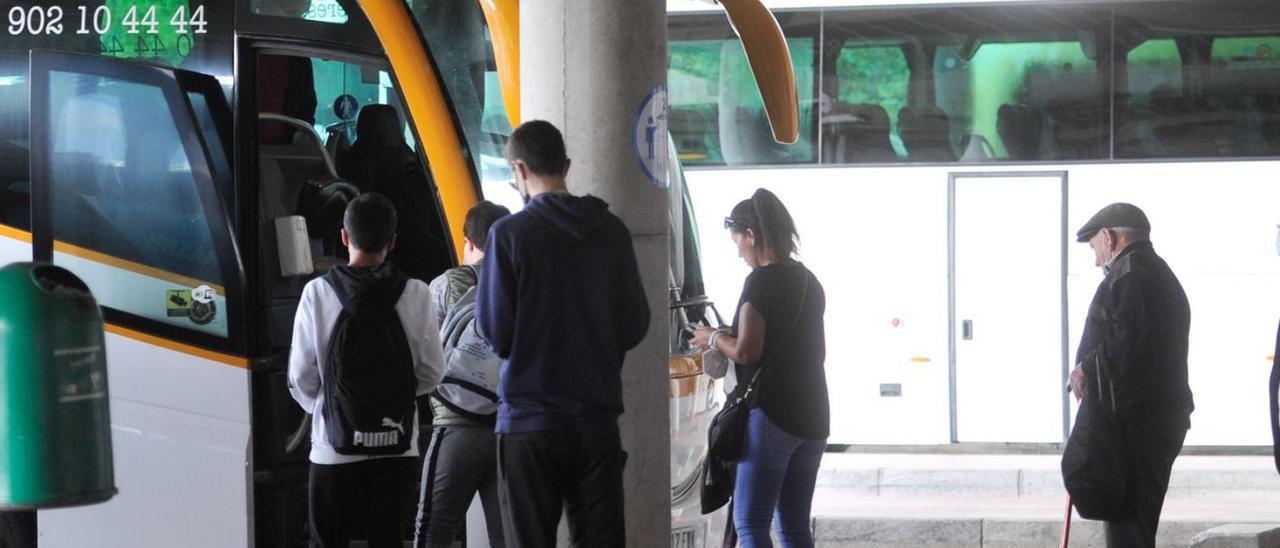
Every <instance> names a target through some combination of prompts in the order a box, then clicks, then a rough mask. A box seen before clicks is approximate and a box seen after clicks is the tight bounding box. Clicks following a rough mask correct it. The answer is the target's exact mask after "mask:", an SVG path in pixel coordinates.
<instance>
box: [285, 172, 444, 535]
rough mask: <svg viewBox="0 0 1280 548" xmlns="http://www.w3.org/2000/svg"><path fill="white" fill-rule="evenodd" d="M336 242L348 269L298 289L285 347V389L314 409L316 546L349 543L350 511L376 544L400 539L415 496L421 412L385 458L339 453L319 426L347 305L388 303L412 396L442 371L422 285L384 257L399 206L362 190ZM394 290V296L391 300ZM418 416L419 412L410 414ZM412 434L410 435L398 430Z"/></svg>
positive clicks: (312, 485)
mask: <svg viewBox="0 0 1280 548" xmlns="http://www.w3.org/2000/svg"><path fill="white" fill-rule="evenodd" d="M342 224H343V229H342V243H343V245H345V246H347V248H348V249H349V250H350V252H351V260H350V263H349V264H347V265H339V266H335V267H333V269H332V270H330V272H329V273H328V274H326V275H325V276H324V277H321V278H316V279H314V280H311V281H310V282H309V283H307V286H306V287H305V288H304V289H303V290H302V300H301V302H299V304H298V314H297V316H296V317H295V319H294V325H293V344H292V347H291V349H290V351H289V391H290V392H291V393H292V394H293V398H294V399H295V400H297V401H298V404H299V405H301V406H302V410H303V411H306V412H307V413H311V415H312V418H311V475H310V488H309V493H308V495H309V501H308V502H309V507H310V511H311V540H312V546H319V547H340V548H345V547H346V546H347V541H348V540H349V538H350V537H351V536H352V533H353V531H352V529H353V527H352V525H353V524H352V522H353V521H354V519H353V518H354V517H356V516H360V515H362V514H363V516H364V518H365V519H364V526H365V527H364V528H365V533H366V538H367V539H368V543H369V546H370V547H372V548H381V547H396V548H400V547H401V546H403V545H404V543H403V541H402V540H401V538H402V536H403V531H404V527H403V521H404V520H403V518H404V517H405V512H404V509H405V506H406V505H408V504H409V503H410V501H411V500H412V492H413V478H414V473H415V472H416V471H417V470H416V466H415V465H416V464H417V459H416V458H415V457H417V456H418V429H417V424H418V417H417V416H415V417H414V418H413V420H412V421H411V422H409V423H408V424H404V425H402V426H399V428H401V429H408V430H412V434H410V435H411V436H412V437H411V441H410V442H409V444H408V449H407V450H405V451H404V452H402V453H398V454H389V455H362V454H342V453H339V452H338V451H336V450H335V449H334V443H333V440H330V439H329V436H328V434H327V429H326V427H325V413H324V410H325V406H326V405H328V402H327V401H326V400H325V396H324V385H325V383H326V382H332V381H330V380H329V379H326V378H325V374H326V372H327V371H328V369H327V368H326V360H327V359H328V355H329V352H328V350H329V342H330V336H331V334H332V333H333V331H334V326H335V325H337V323H338V318H339V316H340V315H341V313H342V311H343V309H344V308H345V307H353V309H355V308H358V307H360V306H373V305H375V301H376V305H378V306H382V305H383V304H382V303H389V302H394V309H395V312H396V315H397V317H398V318H399V320H400V324H401V326H402V327H403V329H404V334H405V342H407V343H408V350H409V356H410V357H411V358H412V361H413V375H414V380H416V382H417V386H416V387H415V388H416V394H417V395H419V396H422V395H425V394H429V393H430V392H431V391H432V390H435V388H436V385H438V384H440V379H441V378H442V377H444V355H443V351H442V349H441V346H440V335H439V332H438V330H437V327H436V323H435V311H434V310H433V305H432V303H431V294H430V290H429V289H428V288H427V284H426V283H424V282H422V281H420V280H415V279H411V278H408V277H407V276H405V274H404V273H402V272H400V271H399V270H398V269H396V267H395V266H394V265H392V264H391V263H389V262H387V253H388V252H389V251H391V248H392V247H393V246H394V245H395V233H396V211H395V208H394V207H393V206H392V205H391V201H390V200H388V199H387V198H386V197H384V196H382V195H380V194H376V193H372V192H367V193H364V194H361V195H360V196H359V197H357V198H356V199H355V200H352V201H351V203H350V204H348V205H347V210H346V214H345V215H344V216H343V222H342ZM397 295H398V296H397ZM416 414H417V412H415V415H416ZM405 434H408V433H407V432H406V433H404V434H402V435H405Z"/></svg>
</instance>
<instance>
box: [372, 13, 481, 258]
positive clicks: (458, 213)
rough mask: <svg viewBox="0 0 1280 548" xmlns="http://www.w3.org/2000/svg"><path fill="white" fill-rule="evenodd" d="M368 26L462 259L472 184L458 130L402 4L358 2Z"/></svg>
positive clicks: (473, 193) (473, 194) (473, 197)
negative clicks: (384, 56)
mask: <svg viewBox="0 0 1280 548" xmlns="http://www.w3.org/2000/svg"><path fill="white" fill-rule="evenodd" d="M360 7H362V8H364V13H365V15H366V16H367V17H368V18H369V23H370V24H372V25H373V30H374V32H375V33H377V35H378V41H379V42H381V43H382V49H384V50H386V52H387V59H388V60H389V61H391V68H392V70H394V71H395V73H396V80H397V81H398V82H399V83H400V91H401V92H402V93H404V101H405V104H406V105H407V106H408V107H409V116H410V117H412V118H413V125H414V127H416V128H417V129H418V137H419V138H421V139H422V148H423V150H425V151H426V152H427V163H429V164H430V166H431V175H432V176H433V177H434V178H435V182H436V187H438V188H439V189H440V201H441V202H443V203H444V217H445V221H446V222H447V223H448V225H449V231H450V233H451V235H452V237H453V249H454V250H455V251H456V252H457V253H458V259H459V260H461V258H462V248H463V245H462V222H463V220H464V219H465V218H466V216H467V210H468V209H470V208H471V206H472V205H475V203H476V187H475V181H473V180H471V169H470V168H469V167H468V166H467V160H466V154H465V153H464V152H463V149H462V141H461V140H459V139H458V135H459V133H460V131H459V130H458V128H456V127H454V125H453V115H452V113H451V112H450V111H449V103H448V101H447V100H446V99H445V92H444V90H443V89H441V87H440V79H439V77H438V76H439V75H437V74H436V72H435V67H434V66H433V65H432V64H431V59H430V57H428V56H427V50H426V46H425V45H424V44H423V43H422V39H421V37H419V36H418V31H417V28H416V27H415V26H414V23H413V21H412V20H411V19H410V18H409V16H410V14H409V8H408V5H407V4H405V2H404V0H360Z"/></svg>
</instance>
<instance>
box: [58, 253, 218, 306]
mask: <svg viewBox="0 0 1280 548" xmlns="http://www.w3.org/2000/svg"><path fill="white" fill-rule="evenodd" d="M53 250H54V251H58V252H61V253H66V254H67V255H71V256H73V257H79V258H81V259H85V260H88V261H93V262H95V263H102V264H105V265H108V266H114V267H116V268H119V269H121V270H128V271H130V272H133V273H136V274H141V275H143V276H149V277H152V278H156V279H160V280H164V281H166V282H171V283H174V284H177V285H182V286H186V287H193V288H194V287H200V286H202V285H207V286H209V287H211V288H213V290H214V291H216V292H217V293H218V294H219V295H222V296H224V297H225V296H226V294H227V292H226V290H225V289H224V288H223V287H222V286H220V285H217V284H211V283H209V282H205V281H202V280H198V279H195V278H192V277H190V276H183V275H181V274H175V273H173V272H169V271H168V270H162V269H159V268H155V267H151V266H147V265H144V264H139V263H135V262H133V261H129V260H125V259H121V258H119V257H112V256H111V255H107V254H105V253H99V252H97V251H94V250H92V249H85V248H83V247H79V246H75V245H71V244H69V243H66V242H59V241H55V242H53Z"/></svg>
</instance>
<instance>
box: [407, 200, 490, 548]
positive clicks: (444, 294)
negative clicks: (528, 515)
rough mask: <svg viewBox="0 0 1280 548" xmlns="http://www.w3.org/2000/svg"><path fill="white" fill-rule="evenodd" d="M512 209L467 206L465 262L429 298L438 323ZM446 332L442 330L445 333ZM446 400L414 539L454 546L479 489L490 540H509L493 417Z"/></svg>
mask: <svg viewBox="0 0 1280 548" xmlns="http://www.w3.org/2000/svg"><path fill="white" fill-rule="evenodd" d="M510 214H511V211H510V210H508V209H507V208H505V207H503V206H500V205H498V204H495V203H493V202H490V201H487V200H485V201H481V202H480V203H478V204H476V205H474V206H472V207H471V209H470V210H468V211H467V217H466V220H465V221H464V222H463V225H462V234H463V240H464V243H463V248H462V249H463V250H462V263H463V264H462V266H458V267H455V268H451V269H449V270H446V271H445V272H444V273H443V274H441V275H439V276H437V277H436V279H434V280H431V300H432V302H433V303H434V305H435V309H436V311H437V312H436V318H435V319H436V329H441V328H443V327H444V320H445V316H446V314H447V313H448V312H449V311H450V310H451V309H453V307H454V305H455V304H457V302H458V300H459V299H461V298H462V297H463V295H465V294H466V293H467V290H469V289H471V288H472V287H474V286H475V285H476V281H477V277H478V275H479V272H480V267H481V263H482V262H483V261H484V249H485V242H486V239H487V238H488V237H489V228H490V227H492V226H493V223H494V222H496V221H497V220H498V219H501V218H503V217H506V216H507V215H510ZM445 336H446V334H444V333H442V334H441V338H442V339H443V338H445ZM446 402H447V400H445V399H443V398H442V397H438V396H433V397H432V398H431V411H432V414H433V415H434V419H433V420H432V425H433V429H432V434H431V443H429V444H428V445H427V447H428V449H427V458H426V459H425V460H424V461H423V463H422V491H421V493H420V495H419V497H418V517H417V521H416V523H415V533H416V534H415V538H416V539H417V540H416V541H415V542H414V545H415V546H417V547H444V548H448V547H450V546H453V539H454V538H456V537H457V536H458V531H461V530H462V529H463V527H464V525H466V519H467V508H468V507H470V506H471V500H472V499H474V498H475V496H476V492H479V493H480V504H481V506H483V508H484V521H485V525H486V526H487V529H488V531H489V546H491V547H493V548H502V547H503V546H505V544H504V542H503V536H502V511H501V508H500V507H499V503H498V462H497V438H496V437H495V436H494V433H493V426H494V422H495V420H494V417H492V416H489V417H476V416H473V415H472V414H471V413H466V412H464V411H463V410H461V409H456V408H455V406H452V405H450V404H449V403H446Z"/></svg>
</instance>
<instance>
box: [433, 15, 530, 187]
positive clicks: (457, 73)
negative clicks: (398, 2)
mask: <svg viewBox="0 0 1280 548" xmlns="http://www.w3.org/2000/svg"><path fill="white" fill-rule="evenodd" d="M408 3H409V8H410V10H411V11H412V13H413V16H414V18H415V19H417V21H418V25H419V26H420V27H421V28H422V33H423V35H424V36H425V37H426V39H427V46H428V47H430V49H431V54H432V57H433V58H434V59H435V62H436V66H437V67H438V68H439V70H440V77H441V79H442V80H443V81H444V85H445V88H446V89H448V91H449V97H450V98H451V99H452V102H453V110H454V112H455V113H457V116H458V123H459V124H461V125H462V131H463V133H465V134H466V137H467V146H468V148H469V149H470V151H471V161H472V164H473V165H474V166H475V170H476V174H478V175H479V178H480V190H481V195H482V196H483V197H484V199H486V200H490V201H494V202H497V203H500V204H502V205H504V206H506V207H507V208H508V209H510V210H512V211H518V210H520V208H521V207H523V205H524V204H523V201H522V200H521V199H520V195H519V193H517V192H516V191H515V189H514V186H513V184H514V180H513V179H512V174H511V170H510V168H509V167H508V165H507V161H506V158H505V156H504V154H503V149H504V147H506V144H507V141H508V140H510V138H511V131H512V129H511V122H510V120H508V119H507V112H506V109H505V107H504V106H503V99H502V86H501V85H500V84H499V82H498V68H497V62H496V61H495V60H494V53H493V44H492V38H491V36H490V34H489V28H488V26H487V23H486V21H485V18H484V12H483V11H482V10H481V8H480V3H479V2H456V1H453V0H408Z"/></svg>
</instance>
